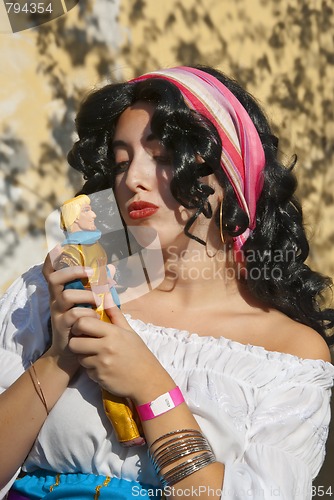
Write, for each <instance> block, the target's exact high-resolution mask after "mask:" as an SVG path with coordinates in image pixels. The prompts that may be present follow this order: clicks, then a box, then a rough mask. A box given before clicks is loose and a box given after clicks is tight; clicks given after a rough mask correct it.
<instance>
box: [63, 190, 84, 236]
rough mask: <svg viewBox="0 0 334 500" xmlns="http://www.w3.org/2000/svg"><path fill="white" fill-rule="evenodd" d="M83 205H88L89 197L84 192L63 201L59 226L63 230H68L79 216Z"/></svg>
mask: <svg viewBox="0 0 334 500" xmlns="http://www.w3.org/2000/svg"><path fill="white" fill-rule="evenodd" d="M83 205H90V198H89V197H88V196H87V195H86V194H80V195H79V196H75V197H74V198H71V199H70V200H67V201H65V203H64V205H62V207H61V209H60V211H61V214H60V227H61V229H62V230H63V231H70V228H71V226H72V224H73V223H74V222H75V221H76V219H77V218H78V217H79V215H80V211H81V207H83Z"/></svg>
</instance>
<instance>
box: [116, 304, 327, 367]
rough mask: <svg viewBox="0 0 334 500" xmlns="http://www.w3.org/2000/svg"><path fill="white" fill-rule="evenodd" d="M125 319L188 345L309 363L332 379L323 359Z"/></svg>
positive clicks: (141, 328) (130, 317) (130, 318)
mask: <svg viewBox="0 0 334 500" xmlns="http://www.w3.org/2000/svg"><path fill="white" fill-rule="evenodd" d="M124 316H125V318H126V319H127V320H128V321H130V322H133V323H134V324H137V325H138V326H139V328H140V331H144V330H145V328H147V327H149V328H150V329H152V330H154V331H155V333H156V334H159V333H160V334H161V333H162V334H164V335H167V336H169V337H173V338H175V339H176V340H179V341H182V342H185V343H188V342H196V343H202V344H216V345H220V346H222V347H228V348H229V349H231V350H233V351H239V352H240V351H244V352H250V353H252V354H255V355H257V356H259V357H261V358H267V359H268V360H278V361H288V362H297V363H300V364H304V363H309V364H311V365H312V366H319V365H320V366H322V367H323V368H325V367H326V368H328V369H329V370H331V371H332V374H333V377H334V366H333V364H332V363H330V362H329V361H324V360H323V359H311V358H301V357H299V356H296V355H295V354H289V353H285V352H280V351H269V350H267V349H266V348H265V347H263V346H257V345H252V344H243V343H242V342H238V341H236V340H232V339H229V338H227V337H224V336H220V337H213V336H212V335H199V334H198V333H195V332H190V331H188V330H179V329H177V328H172V327H165V326H161V325H156V324H153V323H149V322H148V323H146V322H145V321H142V320H141V319H137V318H133V317H132V316H131V314H129V313H125V314H124Z"/></svg>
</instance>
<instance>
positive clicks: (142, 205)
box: [128, 201, 159, 219]
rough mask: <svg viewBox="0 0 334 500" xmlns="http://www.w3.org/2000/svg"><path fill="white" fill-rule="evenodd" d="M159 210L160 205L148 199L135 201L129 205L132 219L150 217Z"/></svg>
mask: <svg viewBox="0 0 334 500" xmlns="http://www.w3.org/2000/svg"><path fill="white" fill-rule="evenodd" d="M158 210H159V207H157V206H156V205H154V204H153V203H149V202H148V201H134V202H132V203H130V205H129V207H128V212H129V216H130V217H131V219H143V218H144V217H150V216H151V215H153V214H155V213H156V212H157V211H158Z"/></svg>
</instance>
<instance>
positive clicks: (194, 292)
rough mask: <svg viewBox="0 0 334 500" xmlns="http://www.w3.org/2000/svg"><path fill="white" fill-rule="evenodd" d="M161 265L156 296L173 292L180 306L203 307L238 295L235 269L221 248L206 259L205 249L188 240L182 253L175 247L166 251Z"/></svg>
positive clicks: (226, 253) (227, 253)
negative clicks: (162, 267)
mask: <svg viewBox="0 0 334 500" xmlns="http://www.w3.org/2000/svg"><path fill="white" fill-rule="evenodd" d="M164 264H165V279H164V281H163V282H162V283H161V284H160V285H159V286H158V288H157V292H173V295H174V298H175V297H176V296H177V301H178V303H179V304H180V305H184V306H186V305H189V304H191V305H193V306H194V307H196V308H197V307H198V306H199V305H200V304H202V307H203V305H204V302H205V303H207V304H210V303H211V304H212V303H215V301H216V300H219V301H221V299H222V298H225V299H226V297H227V296H229V295H234V294H235V293H237V290H238V281H237V279H236V276H235V274H236V273H235V268H234V266H233V262H232V261H231V259H230V256H229V252H227V251H226V249H225V248H224V247H221V248H219V249H215V251H214V252H210V256H209V255H208V253H207V249H206V247H204V245H201V244H199V243H197V242H195V241H193V240H190V241H189V244H188V245H187V248H184V249H182V250H180V249H179V248H178V247H177V246H176V245H175V246H170V247H169V248H167V249H165V250H164ZM203 297H205V299H206V300H205V301H203Z"/></svg>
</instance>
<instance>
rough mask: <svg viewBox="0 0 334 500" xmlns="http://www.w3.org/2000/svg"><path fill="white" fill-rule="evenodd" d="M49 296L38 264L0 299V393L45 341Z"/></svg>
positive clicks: (41, 349)
mask: <svg viewBox="0 0 334 500" xmlns="http://www.w3.org/2000/svg"><path fill="white" fill-rule="evenodd" d="M48 319H49V295H48V290H47V284H46V281H45V279H44V277H43V275H42V272H41V266H34V267H33V268H31V269H29V271H27V272H26V273H25V274H23V275H22V276H21V277H20V278H18V279H17V280H16V281H15V282H14V283H13V284H12V286H11V287H10V288H9V289H8V291H7V292H6V293H5V294H4V296H3V297H2V298H1V300H0V366H1V370H0V392H3V391H4V390H5V389H7V388H8V387H9V386H10V385H11V384H12V383H13V382H14V381H15V380H16V379H17V378H18V377H19V376H20V375H21V374H22V372H23V371H24V370H25V369H26V368H27V367H28V366H29V364H30V361H33V360H34V359H36V358H38V357H39V356H40V355H41V354H42V353H43V351H44V349H45V346H46V345H47V343H48V337H49V334H48V328H47V323H48Z"/></svg>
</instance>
